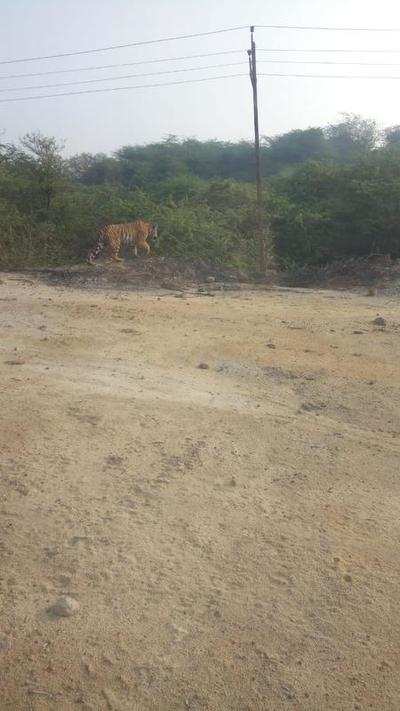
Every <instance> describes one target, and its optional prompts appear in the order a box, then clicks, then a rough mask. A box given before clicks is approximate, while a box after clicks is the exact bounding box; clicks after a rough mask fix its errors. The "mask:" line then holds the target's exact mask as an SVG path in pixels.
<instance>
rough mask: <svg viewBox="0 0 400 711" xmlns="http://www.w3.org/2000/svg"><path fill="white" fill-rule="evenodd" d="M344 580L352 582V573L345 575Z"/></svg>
mask: <svg viewBox="0 0 400 711" xmlns="http://www.w3.org/2000/svg"><path fill="white" fill-rule="evenodd" d="M343 580H345V581H346V583H352V582H353V578H352V577H351V575H343Z"/></svg>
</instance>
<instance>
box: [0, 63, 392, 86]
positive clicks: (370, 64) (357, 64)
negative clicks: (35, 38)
mask: <svg viewBox="0 0 400 711" xmlns="http://www.w3.org/2000/svg"><path fill="white" fill-rule="evenodd" d="M258 64H323V65H327V64H328V65H330V66H331V65H333V66H350V67H400V62H332V61H329V60H328V61H311V60H307V59H259V60H258ZM0 91H1V89H0Z"/></svg>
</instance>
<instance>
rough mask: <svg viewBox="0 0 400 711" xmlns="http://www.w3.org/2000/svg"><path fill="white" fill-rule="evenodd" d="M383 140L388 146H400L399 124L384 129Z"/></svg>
mask: <svg viewBox="0 0 400 711" xmlns="http://www.w3.org/2000/svg"><path fill="white" fill-rule="evenodd" d="M384 136H385V142H386V146H387V147H388V148H393V147H396V148H399V147H400V126H390V127H389V128H385V130H384Z"/></svg>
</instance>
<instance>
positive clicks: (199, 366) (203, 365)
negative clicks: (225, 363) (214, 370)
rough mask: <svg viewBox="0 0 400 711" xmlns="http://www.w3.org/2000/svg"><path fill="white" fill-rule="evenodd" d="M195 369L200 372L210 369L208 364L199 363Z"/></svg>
mask: <svg viewBox="0 0 400 711" xmlns="http://www.w3.org/2000/svg"><path fill="white" fill-rule="evenodd" d="M197 367H198V368H199V369H200V370H209V369H210V366H209V365H208V363H199V364H198V366H197Z"/></svg>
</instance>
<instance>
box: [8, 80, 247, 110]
mask: <svg viewBox="0 0 400 711" xmlns="http://www.w3.org/2000/svg"><path fill="white" fill-rule="evenodd" d="M236 77H248V73H247V72H246V73H245V74H223V75H221V76H216V77H202V78H201V79H183V80H182V81H172V82H165V83H156V84H136V85H134V86H114V87H107V88H106V89H84V90H83V91H65V92H62V93H57V94H38V95H37V96H18V97H14V98H11V99H10V98H7V99H0V104H5V103H9V102H15V101H32V100H34V99H53V98H56V97H59V96H79V95H82V94H101V93H105V92H112V91H127V90H130V89H153V88H155V87H162V86H177V85H179V84H194V83H199V82H205V81H215V80H218V79H233V78H236Z"/></svg>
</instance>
